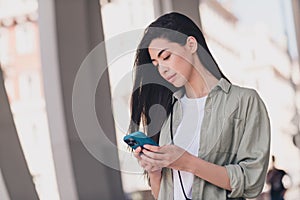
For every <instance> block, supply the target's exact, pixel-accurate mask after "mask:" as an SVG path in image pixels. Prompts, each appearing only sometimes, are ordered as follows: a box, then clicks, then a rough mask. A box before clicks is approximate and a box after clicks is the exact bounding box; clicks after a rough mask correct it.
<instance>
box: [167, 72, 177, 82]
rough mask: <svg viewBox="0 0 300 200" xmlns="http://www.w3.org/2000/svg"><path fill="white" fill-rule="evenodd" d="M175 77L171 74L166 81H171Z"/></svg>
mask: <svg viewBox="0 0 300 200" xmlns="http://www.w3.org/2000/svg"><path fill="white" fill-rule="evenodd" d="M175 76H176V74H173V75H171V76H168V77H167V78H166V79H167V81H172V79H173V78H174V77H175Z"/></svg>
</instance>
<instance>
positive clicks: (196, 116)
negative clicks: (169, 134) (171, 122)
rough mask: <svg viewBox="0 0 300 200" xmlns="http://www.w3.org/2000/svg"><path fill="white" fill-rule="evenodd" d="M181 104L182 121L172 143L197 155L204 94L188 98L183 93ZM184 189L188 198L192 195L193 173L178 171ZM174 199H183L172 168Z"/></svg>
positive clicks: (176, 173)
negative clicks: (199, 96)
mask: <svg viewBox="0 0 300 200" xmlns="http://www.w3.org/2000/svg"><path fill="white" fill-rule="evenodd" d="M179 101H180V102H181V105H182V111H183V115H182V121H181V123H180V124H179V126H178V128H177V130H176V133H175V135H174V144H175V145H177V146H179V147H181V148H183V149H185V150H186V151H188V152H189V153H191V154H193V155H195V156H198V150H199V144H200V131H201V124H202V119H203V115H204V107H205V101H206V96H205V97H201V98H194V99H191V98H188V97H187V96H186V95H184V96H183V97H182V98H181V99H179ZM180 174H181V179H182V184H183V187H184V191H185V193H186V195H187V197H188V198H191V197H192V185H193V181H194V175H193V174H192V173H189V172H185V171H180ZM173 181H174V200H182V199H185V197H184V194H183V191H182V188H181V184H180V180H179V176H178V171H177V170H173Z"/></svg>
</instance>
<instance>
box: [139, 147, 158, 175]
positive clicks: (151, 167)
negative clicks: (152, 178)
mask: <svg viewBox="0 0 300 200" xmlns="http://www.w3.org/2000/svg"><path fill="white" fill-rule="evenodd" d="M142 154H143V152H142V148H141V147H138V148H136V149H135V151H134V157H136V158H137V159H138V162H139V164H140V166H141V167H142V168H144V169H145V170H146V171H147V172H148V173H149V174H150V173H151V174H153V175H159V176H160V175H161V169H162V168H161V167H158V166H154V165H152V164H151V163H150V162H147V161H146V160H144V159H142V157H141V156H142Z"/></svg>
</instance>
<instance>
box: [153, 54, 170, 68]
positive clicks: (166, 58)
mask: <svg viewBox="0 0 300 200" xmlns="http://www.w3.org/2000/svg"><path fill="white" fill-rule="evenodd" d="M170 57H171V54H169V55H167V56H166V57H165V58H163V60H168V59H169V58H170ZM153 65H154V67H159V65H158V64H156V65H155V64H153Z"/></svg>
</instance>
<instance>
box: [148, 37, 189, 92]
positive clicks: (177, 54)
mask: <svg viewBox="0 0 300 200" xmlns="http://www.w3.org/2000/svg"><path fill="white" fill-rule="evenodd" d="M187 45H188V44H186V45H184V46H181V45H180V44H178V43H175V42H170V41H168V40H167V39H163V38H156V39H154V40H152V42H151V43H150V45H149V47H148V51H149V54H150V57H151V60H152V63H153V65H154V66H155V67H157V68H158V71H159V73H160V75H161V76H162V77H163V78H164V79H165V80H167V81H168V82H170V83H171V84H173V85H174V86H175V87H182V86H184V85H185V84H186V83H187V82H188V81H189V78H190V77H191V74H192V72H193V68H194V67H193V65H192V53H191V51H190V48H188V46H187Z"/></svg>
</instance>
